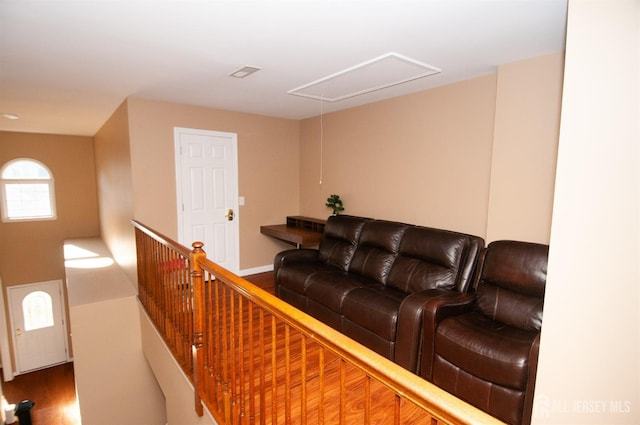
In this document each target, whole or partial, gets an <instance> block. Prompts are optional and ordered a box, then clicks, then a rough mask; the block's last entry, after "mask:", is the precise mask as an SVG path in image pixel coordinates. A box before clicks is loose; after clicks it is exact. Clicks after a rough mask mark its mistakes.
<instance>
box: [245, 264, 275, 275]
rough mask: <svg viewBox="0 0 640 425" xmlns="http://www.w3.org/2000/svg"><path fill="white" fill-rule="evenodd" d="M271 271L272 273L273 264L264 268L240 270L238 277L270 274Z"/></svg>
mask: <svg viewBox="0 0 640 425" xmlns="http://www.w3.org/2000/svg"><path fill="white" fill-rule="evenodd" d="M272 271H273V264H267V265H266V266H260V267H253V268H250V269H244V270H240V272H238V276H249V275H252V274H258V273H265V272H272Z"/></svg>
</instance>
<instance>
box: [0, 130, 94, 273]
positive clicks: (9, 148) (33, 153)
mask: <svg viewBox="0 0 640 425" xmlns="http://www.w3.org/2000/svg"><path fill="white" fill-rule="evenodd" d="M22 157H25V158H32V159H35V160H38V161H40V162H42V163H43V164H45V165H46V166H47V167H48V168H49V170H50V171H51V172H52V173H53V177H54V181H55V190H56V193H55V197H56V212H57V216H58V218H57V219H56V220H46V221H25V222H20V223H17V222H13V223H4V222H0V241H2V242H1V243H2V248H3V249H2V255H0V275H1V276H2V282H3V284H4V285H5V286H12V285H19V284H23V283H33V282H41V281H46V280H55V279H64V257H63V254H62V247H63V244H64V240H65V239H66V238H72V237H86V236H96V235H99V233H100V229H99V222H98V206H97V195H96V180H95V168H94V162H93V142H92V139H91V138H90V137H81V136H60V135H51V134H32V133H11V132H0V166H2V165H4V164H5V163H6V162H8V161H10V160H12V159H16V158H22Z"/></svg>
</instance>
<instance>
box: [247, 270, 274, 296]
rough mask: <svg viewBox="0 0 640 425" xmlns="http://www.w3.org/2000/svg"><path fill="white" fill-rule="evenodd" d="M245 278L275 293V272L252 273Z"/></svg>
mask: <svg viewBox="0 0 640 425" xmlns="http://www.w3.org/2000/svg"><path fill="white" fill-rule="evenodd" d="M245 279H246V280H248V281H249V282H251V283H253V284H254V285H256V286H257V287H259V288H261V289H264V290H265V291H267V292H269V293H270V294H275V292H276V287H275V281H274V277H273V272H264V273H258V274H252V275H250V276H245Z"/></svg>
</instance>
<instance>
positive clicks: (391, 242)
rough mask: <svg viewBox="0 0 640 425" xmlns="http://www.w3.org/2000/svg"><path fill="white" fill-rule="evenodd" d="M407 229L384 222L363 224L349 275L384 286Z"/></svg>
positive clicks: (397, 224)
mask: <svg viewBox="0 0 640 425" xmlns="http://www.w3.org/2000/svg"><path fill="white" fill-rule="evenodd" d="M407 227H408V226H407V225H406V224H402V223H396V222H393V221H384V220H372V221H369V222H368V223H367V224H365V226H364V228H363V229H362V234H361V235H360V241H359V242H358V248H357V249H356V252H355V253H354V255H353V260H352V261H351V265H350V266H349V273H355V274H358V275H361V276H364V277H366V278H369V279H372V280H374V281H375V282H377V283H380V284H385V282H386V281H387V277H388V275H389V270H391V266H392V265H393V262H394V260H395V258H396V255H397V254H398V249H399V247H400V241H402V235H403V234H404V232H405V230H406V229H407Z"/></svg>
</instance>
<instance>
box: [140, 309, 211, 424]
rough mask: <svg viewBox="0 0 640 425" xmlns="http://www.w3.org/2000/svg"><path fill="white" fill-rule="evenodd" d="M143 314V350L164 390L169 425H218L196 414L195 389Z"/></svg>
mask: <svg viewBox="0 0 640 425" xmlns="http://www.w3.org/2000/svg"><path fill="white" fill-rule="evenodd" d="M139 310H140V313H139V314H140V324H141V328H142V334H141V335H142V346H143V347H144V353H145V356H146V358H147V361H148V362H149V365H150V366H151V369H152V370H153V373H154V375H155V376H156V379H157V380H158V383H159V384H160V388H162V392H163V394H164V396H165V404H166V409H167V424H168V425H185V424H189V425H216V422H215V420H214V419H213V418H212V417H211V416H210V414H209V412H208V411H207V410H206V409H205V411H204V412H205V413H204V416H198V415H197V414H196V412H195V402H194V395H193V385H191V382H190V381H189V379H188V378H187V376H186V375H185V374H184V372H182V369H181V368H180V366H179V365H178V363H177V362H176V360H175V358H174V357H173V355H172V354H171V352H170V351H169V348H168V347H167V346H166V344H165V343H164V341H163V339H162V337H161V336H160V334H158V332H157V331H156V329H155V327H154V326H153V323H152V322H151V319H150V318H149V316H147V314H146V313H145V311H144V308H143V307H142V306H140V307H139Z"/></svg>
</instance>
